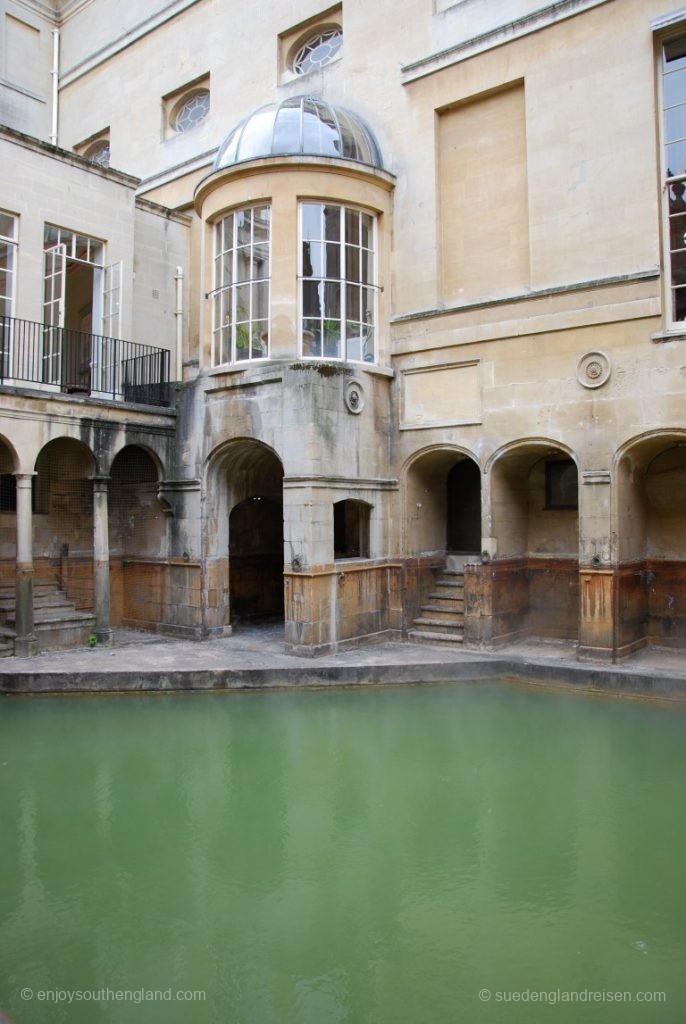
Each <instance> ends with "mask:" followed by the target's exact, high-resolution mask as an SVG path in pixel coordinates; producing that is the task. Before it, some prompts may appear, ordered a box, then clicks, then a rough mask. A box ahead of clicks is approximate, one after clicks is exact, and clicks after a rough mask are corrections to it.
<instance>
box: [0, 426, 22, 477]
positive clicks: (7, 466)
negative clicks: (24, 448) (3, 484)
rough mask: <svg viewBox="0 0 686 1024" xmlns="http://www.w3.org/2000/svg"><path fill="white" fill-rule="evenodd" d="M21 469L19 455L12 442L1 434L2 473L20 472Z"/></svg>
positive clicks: (0, 464) (0, 467)
mask: <svg viewBox="0 0 686 1024" xmlns="http://www.w3.org/2000/svg"><path fill="white" fill-rule="evenodd" d="M19 470H20V462H19V455H18V454H17V450H16V448H15V447H14V445H13V444H12V442H11V441H10V440H9V439H8V438H7V437H5V435H4V434H0V473H18V472H19Z"/></svg>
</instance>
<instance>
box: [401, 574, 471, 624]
mask: <svg viewBox="0 0 686 1024" xmlns="http://www.w3.org/2000/svg"><path fill="white" fill-rule="evenodd" d="M407 636H408V639H409V640H411V641H412V642H413V643H424V644H461V643H462V642H463V640H464V558H460V557H458V556H449V557H448V559H447V562H446V567H445V569H444V570H443V572H442V574H441V575H440V576H439V577H438V579H437V580H436V582H435V584H434V588H433V590H432V592H431V593H430V594H429V596H428V603H427V604H423V605H422V606H421V615H419V616H418V617H417V618H416V619H415V620H414V623H413V625H412V628H411V629H409V630H408V633H407Z"/></svg>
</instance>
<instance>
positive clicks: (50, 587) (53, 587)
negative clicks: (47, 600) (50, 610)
mask: <svg viewBox="0 0 686 1024" xmlns="http://www.w3.org/2000/svg"><path fill="white" fill-rule="evenodd" d="M59 589H60V586H59V583H57V582H56V581H55V582H54V583H37V582H36V580H34V581H33V593H34V596H35V595H36V594H54V593H55V591H57V590H59ZM15 591H16V587H15V585H14V583H0V599H1V600H6V599H8V598H11V597H14V594H15Z"/></svg>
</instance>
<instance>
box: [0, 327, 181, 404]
mask: <svg viewBox="0 0 686 1024" xmlns="http://www.w3.org/2000/svg"><path fill="white" fill-rule="evenodd" d="M169 357H170V353H169V351H168V350H167V349H164V348H156V347H155V346H154V345H139V344H138V343H137V342H134V341H122V340H121V339H119V338H105V337H103V336H102V335H100V334H86V333H84V332H83V331H74V330H71V329H70V328H66V327H51V326H50V325H49V324H39V323H35V322H34V321H32V320H18V319H16V317H11V316H0V384H17V385H21V384H23V383H28V384H36V385H38V386H40V387H41V388H45V389H46V390H49V391H61V392H63V393H65V394H73V395H92V396H93V397H95V398H112V399H121V400H123V401H125V402H136V403H138V404H139V405H140V404H144V405H163V406H164V405H171V384H170V380H169V366H170V358H169Z"/></svg>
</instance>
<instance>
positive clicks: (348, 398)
mask: <svg viewBox="0 0 686 1024" xmlns="http://www.w3.org/2000/svg"><path fill="white" fill-rule="evenodd" d="M344 401H345V407H346V409H347V410H348V412H351V413H353V415H355V416H357V415H358V413H361V412H362V410H363V409H364V388H363V387H362V385H361V384H360V382H359V381H358V380H350V381H348V383H347V384H346V386H345V395H344Z"/></svg>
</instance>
